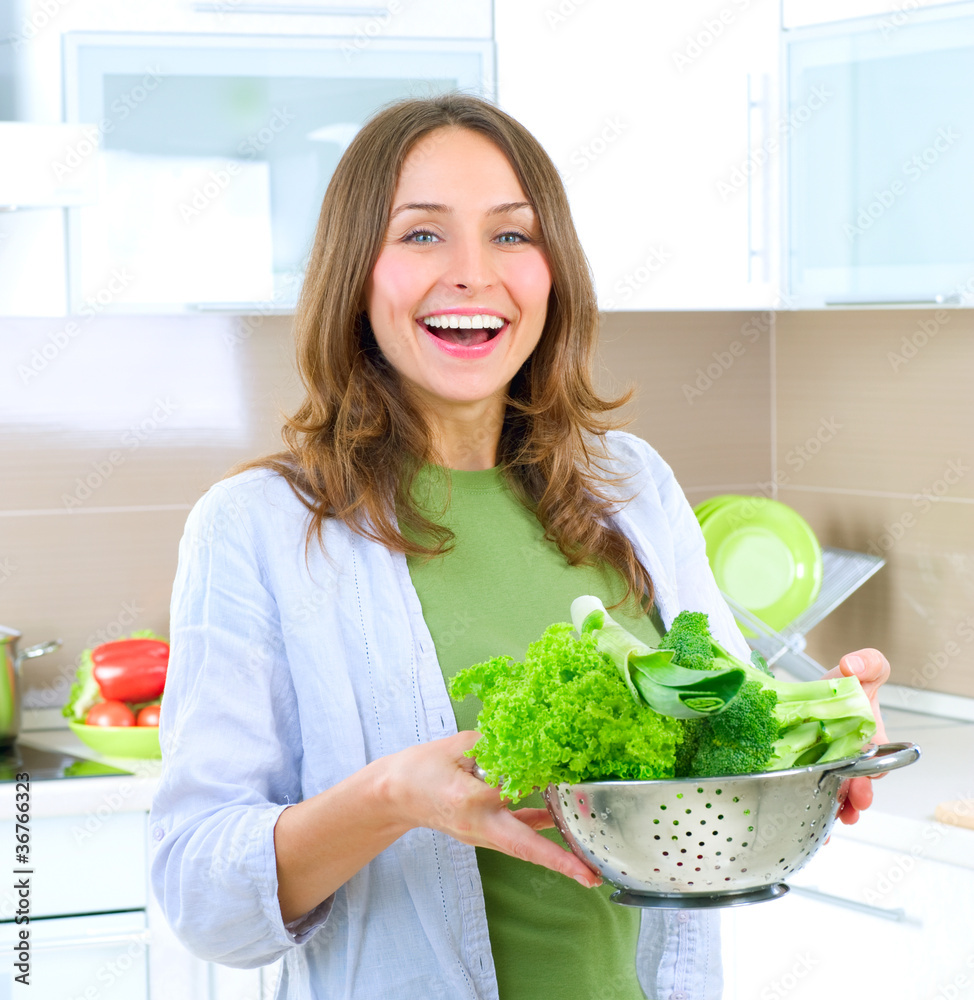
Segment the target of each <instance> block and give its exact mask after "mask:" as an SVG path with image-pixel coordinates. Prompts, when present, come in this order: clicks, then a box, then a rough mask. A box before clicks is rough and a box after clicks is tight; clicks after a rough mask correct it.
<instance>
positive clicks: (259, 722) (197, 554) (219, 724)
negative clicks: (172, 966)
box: [150, 484, 331, 968]
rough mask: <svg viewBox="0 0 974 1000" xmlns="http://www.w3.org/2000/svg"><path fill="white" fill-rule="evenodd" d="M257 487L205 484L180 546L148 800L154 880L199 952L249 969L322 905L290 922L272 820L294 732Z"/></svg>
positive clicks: (295, 784) (290, 782) (297, 939)
mask: <svg viewBox="0 0 974 1000" xmlns="http://www.w3.org/2000/svg"><path fill="white" fill-rule="evenodd" d="M254 502H255V501H254V500H253V492H252V491H251V492H248V491H247V490H246V489H237V490H233V491H231V489H230V488H228V487H227V486H225V485H223V484H218V485H217V486H215V487H213V488H212V489H211V490H210V491H209V492H208V493H207V494H206V495H205V496H204V497H203V499H202V500H200V502H199V503H198V504H197V505H196V507H195V508H194V509H193V511H192V512H191V514H190V516H189V518H188V520H187V523H186V529H185V532H184V535H183V538H182V541H181V542H180V547H179V564H178V569H177V573H176V580H175V584H174V588H173V597H172V608H171V624H170V629H171V636H170V638H171V644H172V649H171V654H170V662H169V671H168V674H167V678H166V691H165V697H164V698H163V705H162V713H161V720H160V741H161V744H162V754H163V773H162V777H161V779H160V783H159V786H158V789H157V791H156V794H155V797H154V799H153V803H152V811H151V815H150V828H151V831H152V845H153V857H152V866H151V878H152V886H153V891H154V892H155V895H156V897H157V898H158V900H159V903H160V906H161V907H162V909H163V911H164V913H165V915H166V919H167V920H168V922H169V924H170V926H171V927H172V929H173V932H174V933H175V934H176V935H177V937H178V938H179V939H180V940H181V941H182V942H183V944H184V945H185V946H186V947H187V948H188V949H189V950H190V951H191V952H193V953H194V954H195V955H197V956H199V957H200V958H203V959H206V960H209V961H214V962H219V963H222V964H225V965H232V966H238V967H241V968H252V967H255V966H260V965H266V964H268V963H270V962H272V961H274V960H275V959H277V958H278V957H280V956H281V955H282V954H283V953H284V952H285V951H287V950H288V949H289V948H292V947H294V946H295V945H297V944H300V943H302V942H303V941H304V940H306V939H307V938H308V937H309V936H310V935H311V934H312V933H314V931H315V930H316V929H317V928H318V926H320V925H321V923H322V922H323V921H324V920H325V919H326V917H327V915H328V911H329V909H330V906H331V899H328V900H325V901H323V902H322V903H321V904H320V905H319V906H318V907H317V908H316V909H315V910H313V911H311V913H309V914H306V915H305V916H303V917H301V918H299V919H298V920H296V921H294V922H293V923H291V924H289V925H287V926H286V925H285V924H284V923H283V920H282V917H281V911H280V906H279V903H278V899H277V863H276V856H275V852H274V825H275V823H276V822H277V818H278V816H279V815H280V814H281V812H282V811H283V810H284V809H286V808H287V806H288V805H289V804H293V803H295V802H297V801H299V799H300V797H301V791H300V763H301V734H300V724H299V719H298V712H297V705H296V698H295V695H294V688H293V684H292V681H291V676H290V670H289V667H288V663H287V659H286V656H285V644H284V637H283V635H282V631H281V625H280V620H279V617H278V613H277V606H276V602H275V600H274V597H273V594H272V593H271V592H270V587H269V584H268V580H267V575H266V572H265V571H264V569H263V566H262V564H261V560H260V558H259V552H258V550H257V547H256V546H255V544H254V542H253V540H252V537H251V532H250V530H249V528H248V522H249V516H248V515H249V513H250V510H249V508H250V506H251V504H252V503H254Z"/></svg>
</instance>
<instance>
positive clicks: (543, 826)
mask: <svg viewBox="0 0 974 1000" xmlns="http://www.w3.org/2000/svg"><path fill="white" fill-rule="evenodd" d="M511 815H512V816H513V817H514V818H515V819H516V820H517V821H518V822H520V823H523V824H524V825H525V826H527V827H530V828H531V829H532V830H549V829H551V827H553V826H554V825H555V821H554V820H553V819H552V818H551V813H550V812H548V810H547V809H515V810H514V811H513V812H512V813H511Z"/></svg>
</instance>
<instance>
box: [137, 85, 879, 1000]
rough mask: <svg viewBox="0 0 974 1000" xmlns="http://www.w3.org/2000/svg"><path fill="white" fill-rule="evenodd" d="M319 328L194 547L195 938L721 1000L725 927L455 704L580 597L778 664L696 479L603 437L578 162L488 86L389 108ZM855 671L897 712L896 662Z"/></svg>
mask: <svg viewBox="0 0 974 1000" xmlns="http://www.w3.org/2000/svg"><path fill="white" fill-rule="evenodd" d="M296 322H297V334H298V357H299V367H300V370H301V373H302V376H303V379H304V383H305V387H306V390H307V397H306V399H305V402H304V403H303V405H302V406H301V408H300V409H299V410H298V412H297V413H296V414H295V416H294V417H293V418H292V419H291V420H290V421H289V422H288V424H287V426H286V428H285V440H286V442H287V445H288V448H287V450H286V451H285V452H284V453H282V454H281V455H278V456H274V457H272V458H270V459H266V460H264V461H262V462H258V463H254V465H253V467H251V468H250V469H249V470H247V471H245V472H243V473H241V474H238V475H236V476H233V477H231V478H230V479H228V480H225V481H224V482H222V483H220V484H218V485H217V486H215V487H214V488H213V489H212V490H211V491H210V492H209V493H208V494H207V495H206V496H205V497H204V498H203V499H202V500H201V501H200V502H199V504H198V505H197V506H196V508H195V509H194V511H193V513H192V514H191V515H190V518H189V521H188V523H187V529H186V534H185V536H184V539H183V542H182V545H181V548H180V564H179V570H178V574H177V579H176V584H175V589H174V594H173V607H172V643H173V647H172V663H171V667H170V677H169V682H168V684H167V691H166V699H165V709H164V711H163V717H162V730H161V732H162V740H163V748H164V756H165V770H164V775H163V779H162V781H161V784H160V787H159V791H158V793H157V797H156V800H155V802H154V805H153V814H152V818H151V822H152V827H153V837H154V839H155V842H156V853H155V857H154V863H153V883H154V887H155V891H156V894H157V896H158V897H159V899H160V902H161V903H162V905H163V907H164V909H165V912H166V914H167V917H168V919H169V921H170V922H171V924H172V926H173V927H174V929H175V930H176V931H177V933H179V934H180V936H181V937H182V938H183V940H184V941H185V942H186V944H187V945H188V946H189V947H190V948H191V949H192V950H194V951H195V952H197V953H198V954H200V955H201V956H204V957H207V958H210V959H212V960H214V961H218V962H224V963H227V964H230V965H239V966H256V965H261V964H265V963H267V962H270V961H273V960H274V959H276V958H278V957H279V956H281V955H286V958H287V961H286V963H285V973H284V984H283V987H282V995H286V996H289V997H291V996H293V997H302V998H303V997H338V996H341V997H348V998H369V1000H374V998H376V997H386V996H395V997H401V998H413V997H416V998H419V997H423V998H426V997H443V998H445V1000H446V998H449V1000H457V998H462V997H470V998H473V997H485V998H486V997H497V996H498V995H499V996H500V997H502V998H504V1000H517V998H523V997H535V996H537V995H539V992H541V991H543V993H544V994H545V995H546V996H551V997H594V996H599V997H600V998H607V997H611V998H614V1000H638V998H642V997H643V996H645V995H648V996H650V997H655V996H657V995H669V994H670V993H671V992H673V991H679V990H683V991H685V992H686V993H687V995H689V996H693V997H698V996H701V997H703V996H707V997H709V996H717V995H719V978H720V977H719V954H718V949H717V938H716V932H715V923H714V918H713V916H712V915H709V914H707V913H705V912H695V913H689V914H683V915H682V916H681V917H680V918H679V919H677V917H675V916H668V915H666V914H661V913H659V912H646V913H644V914H640V913H639V912H638V911H636V910H630V909H628V908H624V907H619V906H616V905H614V904H612V903H610V902H609V901H608V898H607V897H608V893H607V888H608V887H601V888H595V886H597V885H598V879H597V878H596V877H595V876H594V875H593V873H592V872H591V871H590V870H589V869H588V868H587V867H586V866H585V865H583V864H582V863H581V862H580V861H578V859H576V858H575V857H574V856H573V855H572V854H571V853H569V852H567V851H565V850H564V849H563V848H562V847H561V846H559V844H558V843H556V840H557V838H556V837H554V836H553V835H552V832H551V831H550V830H546V829H545V828H548V827H550V826H551V822H550V819H549V818H548V815H547V813H546V812H545V811H544V810H543V809H541V808H539V807H537V806H531V805H529V806H527V807H526V808H523V809H519V810H516V811H512V810H509V809H508V808H507V807H506V805H505V803H504V802H503V801H502V800H501V799H500V796H499V794H498V793H497V791H496V790H494V789H491V788H488V787H487V786H485V785H484V784H483V783H481V782H479V781H478V780H477V779H476V778H475V777H474V776H473V775H472V768H473V762H472V760H471V759H470V758H468V757H466V756H465V751H467V750H468V749H470V748H471V747H472V746H473V745H474V743H475V742H476V739H477V734H476V732H473V731H472V730H473V724H474V719H475V717H476V706H471V705H456V706H455V705H451V703H450V699H449V697H448V696H447V694H446V689H445V683H444V680H445V678H447V677H449V676H451V675H452V673H454V672H456V670H458V669H460V668H461V667H463V666H467V665H469V664H470V663H474V662H478V661H480V660H483V659H486V658H487V657H489V656H493V655H496V654H498V653H501V652H504V653H509V654H511V655H514V656H519V655H520V654H521V653H523V651H524V648H525V647H526V645H527V643H528V642H530V641H531V640H533V639H534V638H537V637H538V636H539V635H540V633H541V632H542V631H543V629H544V627H545V626H546V625H548V624H550V623H551V622H552V621H558V620H565V619H566V618H567V616H568V607H569V602H570V600H571V599H572V597H574V596H577V595H578V594H582V593H595V594H598V595H599V596H601V597H602V598H603V600H604V601H605V603H606V604H607V605H618V612H617V613H618V614H619V615H620V616H621V617H622V618H623V619H624V620H625V621H626V624H627V627H630V628H631V630H632V631H634V632H636V634H637V635H640V636H641V637H642V638H644V639H647V640H649V641H653V639H654V638H655V637H656V636H658V635H659V633H660V631H661V630H662V629H663V628H665V627H666V625H667V624H668V622H669V621H670V620H672V618H673V616H674V615H675V614H676V612H677V611H678V610H680V608H684V607H687V608H693V609H697V610H702V611H706V612H708V614H709V615H710V619H711V625H712V628H713V630H714V633H715V635H716V636H717V637H718V638H719V639H720V640H721V641H722V642H723V643H725V644H726V645H727V646H728V647H729V648H730V649H732V650H734V651H736V652H738V653H740V654H741V655H744V656H746V655H747V653H748V650H747V646H746V644H745V643H744V641H743V639H742V638H741V635H740V633H739V632H738V631H737V629H736V626H735V624H734V621H733V619H732V617H731V615H730V614H729V612H728V610H727V608H726V606H725V605H724V603H723V602H722V600H721V599H720V596H719V592H718V590H717V588H716V585H715V584H714V581H713V577H712V575H711V574H710V571H709V568H708V566H707V560H706V556H705V553H704V548H703V543H702V538H701V535H700V532H699V529H698V527H697V525H696V521H695V519H694V517H693V514H692V511H691V510H690V509H689V507H688V505H687V503H686V500H685V499H684V497H683V495H682V492H681V491H680V489H679V487H678V486H677V485H676V483H675V482H674V480H673V478H672V474H671V473H670V471H669V469H668V468H667V466H666V465H665V464H664V463H663V462H662V460H661V459H660V458H659V457H658V456H657V455H656V453H655V452H654V451H653V450H652V449H651V448H650V447H649V446H648V445H646V444H645V443H643V442H641V441H639V440H638V439H636V438H633V437H632V436H630V435H627V434H622V433H619V432H615V431H610V432H606V428H605V423H604V417H603V414H604V413H605V412H607V411H608V410H610V409H612V408H613V407H614V406H616V405H618V402H612V401H605V400H602V399H601V398H599V397H598V396H597V395H596V393H595V392H594V391H593V389H592V387H591V384H590V381H589V376H588V371H589V363H590V358H591V353H592V350H593V346H594V341H595V336H596V326H597V312H596V306H595V300H594V293H593V290H592V286H591V282H590V279H589V276H588V271H587V267H586V264H585V259H584V256H583V254H582V251H581V249H580V247H579V244H578V240H577V237H576V235H575V232H574V228H573V226H572V223H571V219H570V214H569V210H568V205H567V200H566V198H565V194H564V191H563V189H562V186H561V183H560V181H559V179H558V175H557V173H556V171H555V169H554V167H553V166H552V164H551V162H550V160H549V159H548V157H547V156H546V155H545V154H544V152H543V151H542V150H541V148H540V146H539V145H538V144H537V142H536V141H535V140H534V139H533V138H532V137H531V136H530V135H529V134H528V133H527V132H526V131H525V130H524V129H523V127H521V126H520V125H518V124H517V123H516V122H514V121H513V120H512V119H510V118H509V117H507V116H506V115H504V114H503V113H501V112H500V111H498V110H497V109H495V108H493V107H492V106H490V105H489V104H486V103H484V102H482V101H479V100H476V99H474V98H469V97H463V96H458V95H451V96H446V97H442V98H436V99H433V100H423V101H407V102H403V103H400V104H398V105H395V106H393V107H391V108H389V109H386V110H385V111H383V112H381V113H380V114H379V115H377V116H376V117H375V118H374V119H373V120H372V121H371V122H369V123H368V124H367V125H366V126H365V127H364V128H363V129H362V131H361V132H360V133H359V135H358V136H357V137H356V139H355V140H354V141H353V143H352V144H351V146H350V147H349V149H348V150H347V152H346V154H345V156H344V157H343V159H342V161H341V163H340V164H339V166H338V168H337V170H336V172H335V175H334V177H333V179H332V182H331V184H330V185H329V189H328V192H327V194H326V196H325V200H324V204H323V206H322V211H321V217H320V220H319V224H318V231H317V236H316V241H315V246H314V249H313V252H312V255H311V261H310V264H309V268H308V274H307V278H306V281H305V286H304V290H303V293H302V300H301V303H300V306H299V310H298V315H297V321H296ZM645 608H650V610H651V613H646V611H645V610H644V609H645ZM857 658H858V660H859V663H860V666H861V668H862V670H863V671H864V672H863V673H862V677H863V680H864V681H866V682H867V683H868V685H869V688H870V690H871V691H873V692H874V691H875V688H876V687H878V685H879V683H881V682H882V680H884V679H885V673H886V672H887V671H888V666H887V665H886V663H885V660H883V659H882V657H881V656H880V655H879V654H877V653H875V651H862V652H860V653H859V654H858V657H853V656H850V657H846V658H844V661H843V664H842V667H841V669H843V670H844V672H846V673H849V672H852V670H853V669H854V668H855V662H856V659H857ZM837 669H839V668H837ZM868 799H869V792H868V780H867V779H863V780H862V781H861V782H857V783H854V784H853V786H852V789H851V791H850V797H849V803H848V805H847V816H846V818H849V819H852V818H854V816H855V812H856V809H858V808H862V807H864V806H865V805H867V804H868ZM539 831H543V832H539ZM539 866H540V867H539ZM565 876H567V877H565ZM640 921H642V923H641V924H640ZM637 956H638V958H637ZM644 991H645V992H644Z"/></svg>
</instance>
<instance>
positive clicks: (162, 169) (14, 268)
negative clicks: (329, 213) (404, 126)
mask: <svg viewBox="0 0 974 1000" xmlns="http://www.w3.org/2000/svg"><path fill="white" fill-rule="evenodd" d="M17 2H18V13H17V15H16V16H15V18H14V19H13V22H12V23H14V24H15V25H16V26H17V28H18V32H19V33H18V32H15V33H14V34H13V35H12V36H11V37H10V38H9V39H7V40H6V41H7V42H8V43H9V49H8V51H9V52H10V53H11V54H12V57H13V58H12V60H11V71H12V73H13V79H14V80H15V82H16V86H15V99H14V101H13V107H14V111H15V113H16V115H17V117H18V118H20V119H22V120H24V121H32V122H40V123H43V122H59V121H62V120H65V121H69V122H72V123H75V124H77V125H79V126H80V127H82V128H85V129H88V130H89V132H90V138H87V139H85V141H83V142H81V143H75V144H74V145H72V146H70V147H67V148H65V149H64V155H63V156H62V157H60V158H58V159H57V161H56V163H54V164H52V169H57V170H60V171H68V172H70V171H72V170H75V169H78V164H79V163H86V162H87V161H88V160H89V159H91V158H97V161H98V174H99V195H98V201H97V202H96V203H95V204H92V205H85V206H83V207H77V208H75V207H72V208H71V209H69V210H67V211H65V210H63V209H52V208H46V209H45V208H38V209H34V210H31V211H30V212H26V211H25V212H18V213H13V214H12V215H11V216H9V217H4V216H0V315H3V314H5V315H49V316H56V315H63V314H65V313H66V312H70V313H72V314H76V315H78V314H80V315H82V316H85V317H88V318H90V317H91V316H94V315H97V314H100V313H102V312H127V313H132V312H151V313H172V312H186V311H196V310H200V309H220V310H230V311H236V312H251V313H260V314H266V313H270V312H288V311H290V310H291V309H293V307H294V305H295V302H296V299H297V294H298V291H299V287H300V283H301V278H302V276H303V269H304V262H305V260H306V257H307V254H308V252H309V251H310V247H311V242H312V239H313V234H314V227H315V224H316V221H317V216H318V211H319V208H320V204H321V199H322V196H323V194H324V190H325V187H326V186H327V182H328V180H329V178H330V176H331V172H332V170H333V169H334V166H335V164H336V163H337V160H338V158H339V157H340V155H341V153H342V152H343V151H344V149H345V147H346V146H347V144H348V143H349V142H350V141H351V138H352V136H353V135H354V134H355V132H356V131H357V129H358V128H359V127H360V125H361V124H362V122H363V121H364V120H365V118H366V117H367V116H368V115H369V114H370V113H371V112H372V111H374V110H375V109H376V108H377V107H379V106H381V105H382V104H384V103H386V102H388V101H390V100H393V99H395V98H398V97H402V96H406V95H410V94H431V93H436V92H440V91H443V90H450V89H461V90H466V91H469V92H476V93H484V94H488V95H490V94H491V93H492V91H493V86H494V59H493V45H492V41H491V31H492V22H491V4H490V0H464V2H462V3H455V4H442V3H439V2H437V0H388V3H387V4H385V5H381V6H379V5H375V4H365V3H362V2H360V0H356V2H353V3H351V4H344V5H337V4H332V3H328V2H323V0H322V2H310V0H294V2H287V3H284V2H278V0H261V2H260V3H256V2H251V0H216V2H213V3H208V2H203V0H165V2H160V3H155V4H151V3H136V4H123V3H117V2H114V0H86V2H85V3H83V4H71V5H61V4H58V5H56V6H57V16H56V17H53V16H52V15H51V14H50V12H49V11H48V7H50V6H51V4H50V3H49V2H48V0H17ZM0 47H2V46H0ZM0 65H2V64H0ZM62 94H63V99H62ZM147 192H151V196H147Z"/></svg>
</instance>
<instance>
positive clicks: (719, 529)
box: [694, 494, 822, 631]
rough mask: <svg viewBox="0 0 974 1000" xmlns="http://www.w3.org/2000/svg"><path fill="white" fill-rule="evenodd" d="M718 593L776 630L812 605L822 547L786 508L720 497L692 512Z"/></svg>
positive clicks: (759, 499)
mask: <svg viewBox="0 0 974 1000" xmlns="http://www.w3.org/2000/svg"><path fill="white" fill-rule="evenodd" d="M694 513H696V515H697V519H698V521H699V522H700V527H701V530H702V531H703V535H704V539H705V541H706V544H707V558H708V559H709V561H710V567H711V569H712V570H713V573H714V577H715V579H716V580H717V585H718V586H719V587H720V589H721V590H722V591H723V592H724V593H725V594H727V595H729V596H730V597H732V598H733V599H734V600H735V601H737V603H738V604H740V605H742V606H743V607H745V608H747V610H748V611H750V612H751V613H752V614H753V615H754V616H755V617H756V618H759V619H760V620H761V621H763V622H764V623H765V624H766V625H768V626H769V627H770V628H772V629H774V630H775V631H781V630H782V629H784V628H785V626H787V625H788V624H789V623H790V622H792V621H794V620H795V619H796V618H797V617H798V616H799V615H800V614H801V613H802V612H803V611H805V610H806V609H807V608H808V607H810V606H811V604H812V603H813V602H814V601H815V598H816V597H817V596H818V593H819V590H820V589H821V587H822V547H821V546H820V545H819V543H818V539H817V538H816V537H815V533H814V532H813V531H812V529H811V527H810V525H809V524H808V522H807V521H805V520H804V518H802V517H801V515H799V514H798V513H797V512H796V511H794V510H792V509H791V507H789V506H787V504H783V503H780V502H779V501H777V500H769V499H768V498H766V497H750V496H735V495H731V494H725V495H722V496H719V497H714V498H712V499H711V500H709V501H704V503H702V504H698V505H697V507H696V508H695V509H694Z"/></svg>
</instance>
